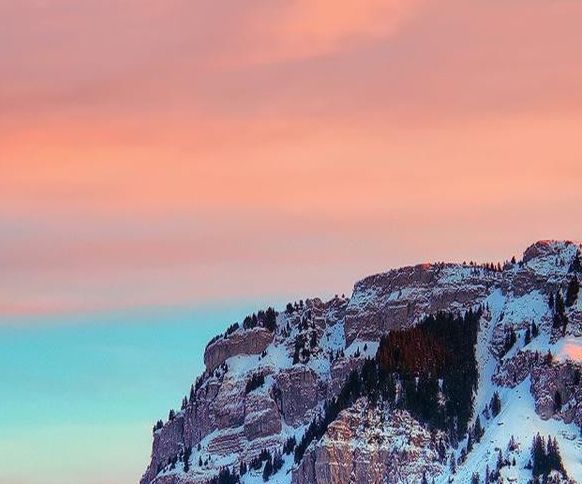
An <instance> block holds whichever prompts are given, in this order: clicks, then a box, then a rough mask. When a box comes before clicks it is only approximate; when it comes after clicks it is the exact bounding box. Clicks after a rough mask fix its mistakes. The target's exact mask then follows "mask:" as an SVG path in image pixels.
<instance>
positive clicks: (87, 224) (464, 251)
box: [0, 0, 582, 484]
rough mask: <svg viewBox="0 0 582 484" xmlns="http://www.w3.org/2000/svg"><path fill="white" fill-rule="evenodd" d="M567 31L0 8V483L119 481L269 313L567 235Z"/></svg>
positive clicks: (136, 471)
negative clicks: (420, 266) (159, 427)
mask: <svg viewBox="0 0 582 484" xmlns="http://www.w3.org/2000/svg"><path fill="white" fill-rule="evenodd" d="M581 20H582V2H580V1H578V0H553V1H551V2H548V1H547V0H528V1H526V0H504V1H501V0H474V1H471V2H467V1H461V0H440V1H438V2H437V1H436V0H406V1H404V0H360V1H358V2H347V1H343V0H335V1H331V0H285V1H281V0H255V1H253V2H248V1H242V0H225V1H222V2H208V1H201V0H167V1H164V2H159V1H154V0H100V1H99V2H79V1H74V0H0V363H1V369H0V388H2V398H1V399H0V400H1V401H2V402H1V403H0V410H1V412H0V455H2V454H4V455H9V456H10V459H9V462H10V463H9V465H2V466H0V481H1V482H3V483H7V484H47V483H49V482H59V483H60V484H80V483H83V484H85V483H91V484H121V483H122V482H123V483H126V482H136V481H137V479H138V478H139V475H140V474H141V472H142V470H143V469H144V467H145V465H146V463H147V457H148V455H149V445H150V438H151V434H150V427H151V424H152V422H153V421H155V420H156V419H157V418H160V417H163V416H164V415H165V413H166V412H167V409H168V408H169V406H171V405H174V403H173V402H176V401H177V402H179V400H180V398H181V395H182V393H184V391H185V390H186V389H187V388H188V387H189V383H190V382H191V380H192V379H193V378H194V376H195V375H196V374H197V373H198V372H199V371H200V370H201V361H202V355H201V352H202V350H203V347H204V345H205V342H206V340H207V339H208V338H209V337H210V336H212V335H213V334H214V333H218V332H220V331H222V330H223V329H224V328H225V327H226V326H228V325H229V324H230V323H231V322H233V321H235V320H237V319H241V318H242V317H244V315H245V314H246V313H247V312H249V311H251V310H254V309H256V308H258V307H261V306H263V305H265V304H267V303H269V302H275V303H281V304H283V303H284V302H285V301H287V300H295V299H299V298H301V297H308V296H313V295H321V296H322V297H329V296H332V295H333V294H335V293H338V294H341V293H346V294H349V293H350V291H351V288H352V285H353V283H354V282H355V281H356V280H357V279H359V278H361V277H364V276H366V275H369V274H371V273H375V272H379V271H383V270H386V269H389V268H392V267H398V266H402V265H406V264H413V263H418V262H427V261H441V260H453V261H455V260H456V261H463V260H477V261H499V260H504V259H507V258H509V257H511V256H512V255H513V254H516V255H519V254H520V253H521V252H522V251H523V250H524V249H525V247H527V246H528V245H529V244H530V243H532V242H534V241H536V240H539V239H547V238H555V239H582V224H580V223H579V208H580V206H581V205H582V191H581V190H580V182H581V181H582V143H580V133H581V132H582V89H580V86H582V57H581V56H580V48H579V47H580V45H582V31H581V30H580V28H579V26H580V22H581ZM184 335H188V338H186V339H185V338H184ZM152 353H153V354H155V359H154V358H152ZM168 368H172V371H169V370H167V369H168ZM129 380H131V381H129ZM156 385H159V386H156ZM95 386H97V387H98V390H99V392H98V394H97V395H95V396H94V395H93V394H92V391H93V388H94V387H95ZM128 386H129V388H127V387H128ZM89 388H90V389H91V392H89ZM112 443H113V444H112ZM77 444H78V445H77ZM69 451H70V452H69ZM73 451H74V452H73ZM31 453H32V454H33V455H34V456H36V457H35V458H34V459H33V458H32V457H31ZM71 453H72V455H75V456H77V457H76V458H75V459H70V458H66V459H65V458H63V457H64V456H66V455H69V454H71ZM57 457H58V458H57ZM37 459H38V460H37ZM73 460H74V462H73ZM37 466H38V468H37ZM42 466H45V467H42ZM40 469H42V475H40ZM95 469H101V470H102V471H103V469H108V470H107V472H103V473H102V474H99V473H98V474H95Z"/></svg>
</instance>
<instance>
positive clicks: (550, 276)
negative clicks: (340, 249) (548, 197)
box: [141, 241, 582, 484]
mask: <svg viewBox="0 0 582 484" xmlns="http://www.w3.org/2000/svg"><path fill="white" fill-rule="evenodd" d="M579 251H580V246H579V245H578V244H574V243H569V242H547V241H544V242H538V243H536V244H534V245H533V246H531V247H530V248H528V249H527V250H526V251H525V253H524V257H523V260H522V261H520V262H516V263H508V264H506V265H505V267H504V268H503V269H502V270H498V269H497V268H491V267H483V266H476V265H461V264H424V265H418V266H414V267H407V268H403V269H398V270H393V271H390V272H387V273H384V274H378V275H375V276H371V277H368V278H366V279H364V280H362V281H360V282H358V283H356V284H355V287H354V291H353V294H352V296H351V298H349V299H346V298H335V299H332V300H331V301H328V302H322V301H321V300H319V299H311V300H307V301H306V302H305V304H302V305H301V306H297V307H291V308H288V309H287V310H286V311H284V312H281V313H279V314H278V315H277V319H276V327H275V329H274V330H273V331H270V330H269V329H266V328H264V327H261V325H260V324H259V325H258V326H257V327H254V328H252V329H243V328H239V329H236V330H234V331H233V332H230V333H229V334H228V335H227V336H220V337H218V338H215V340H214V341H213V342H211V343H210V344H209V345H208V347H207V348H206V351H205V354H204V362H205V365H206V371H205V373H204V374H203V375H202V376H201V377H200V378H199V380H198V381H197V383H196V385H195V386H194V387H193V389H192V395H191V398H188V399H187V402H186V405H185V406H184V408H183V409H182V410H181V411H180V412H179V413H177V415H176V416H175V418H174V419H173V420H172V421H169V422H166V423H165V424H164V425H163V426H162V427H161V428H158V429H156V430H155V431H154V440H153V447H152V456H151V462H150V464H149V466H148V468H147V470H146V472H145V474H144V476H143V477H142V479H141V484H198V483H200V484H203V483H206V482H210V481H211V480H212V479H214V478H216V476H217V475H218V472H219V470H220V469H229V470H234V471H235V472H236V473H237V474H238V473H239V470H240V465H241V463H245V464H246V466H247V467H248V466H249V463H251V462H252V461H253V459H255V461H257V457H259V456H260V454H261V452H262V451H263V450H265V449H266V450H268V451H269V452H270V453H271V455H272V456H275V455H276V456H277V457H278V455H279V454H281V459H280V467H281V468H280V469H277V470H276V471H275V472H274V473H272V475H271V476H270V481H271V482H281V483H283V482H285V483H295V484H324V483H326V484H330V483H331V484H334V483H338V484H339V483H346V482H354V483H383V482H390V483H405V482H421V481H422V479H423V478H425V477H426V478H427V479H428V482H431V481H432V479H433V478H434V479H435V482H448V479H449V478H454V479H458V481H455V482H470V480H471V478H472V474H473V473H475V472H477V473H480V474H481V475H484V473H485V468H486V466H487V467H490V468H493V467H494V466H495V465H496V462H495V461H496V459H497V454H496V451H495V447H499V448H503V449H505V448H506V447H507V442H506V440H508V439H509V434H508V433H507V432H506V431H508V430H509V428H508V426H507V424H506V425H505V428H504V429H503V430H504V432H500V430H499V429H500V428H501V426H502V425H503V424H500V420H499V419H500V418H502V416H495V417H493V416H491V415H489V407H488V405H487V404H488V402H489V400H490V398H491V396H492V393H493V392H494V391H498V392H499V393H500V394H501V399H502V401H503V404H504V406H505V408H507V409H509V407H510V406H512V405H513V406H518V404H514V403H513V402H514V400H515V401H518V400H519V405H522V404H524V403H523V402H529V403H528V405H529V406H528V407H527V408H524V409H522V410H523V411H522V412H521V413H520V415H523V416H525V415H527V417H528V423H527V426H525V425H524V426H522V427H520V428H516V429H512V433H513V432H515V437H516V439H518V441H519V446H520V451H519V452H518V451H516V450H512V451H511V452H512V453H511V452H510V451H509V450H508V451H507V453H508V454H507V455H508V459H510V461H511V459H513V460H516V462H517V465H516V466H515V469H512V468H511V467H512V466H510V465H509V466H507V468H505V466H504V468H503V469H501V471H500V472H499V475H498V479H501V481H499V482H503V481H502V479H504V478H507V479H517V481H519V480H520V479H522V478H523V476H524V475H526V474H527V475H529V476H530V477H531V471H529V470H527V471H526V470H524V467H526V464H527V459H528V458H529V457H528V456H529V445H530V444H531V439H532V437H533V436H534V435H535V433H537V431H538V430H540V431H545V430H548V432H549V433H551V434H552V435H555V436H556V437H558V440H559V443H560V447H561V448H562V449H563V453H564V454H567V455H570V453H575V451H576V449H577V448H578V447H576V446H580V448H582V441H579V439H578V436H579V431H576V426H580V425H582V386H581V384H580V362H579V358H580V356H581V355H580V354H579V353H578V349H577V348H579V345H580V347H582V338H581V336H582V305H581V303H580V300H579V299H577V300H576V301H575V303H574V304H571V305H569V306H568V307H567V308H565V313H564V314H565V315H566V317H567V324H566V325H565V327H563V326H561V327H560V328H557V327H554V326H556V324H555V316H554V314H555V308H552V307H550V305H549V303H548V301H549V298H550V294H552V295H555V294H557V293H558V292H559V293H560V294H562V293H563V294H565V293H566V290H567V287H568V285H569V284H570V282H571V280H572V279H573V277H574V276H575V275H578V277H580V276H581V274H580V272H579V267H578V263H577V257H578V254H579ZM477 307H482V308H483V309H484V310H483V315H482V318H481V322H480V328H481V329H480V332H479V338H478V344H477V348H476V354H477V357H478V361H479V373H480V379H479V387H478V389H477V392H476V394H475V396H474V417H473V422H474V421H475V418H476V417H477V416H480V418H481V421H482V423H483V426H484V427H485V432H486V438H484V439H482V440H481V443H479V444H478V445H474V446H473V448H472V450H471V451H470V452H469V453H468V455H462V452H463V450H462V449H464V448H465V447H466V445H467V442H463V441H461V442H459V441H456V439H451V438H449V436H447V435H440V434H439V432H440V431H436V430H434V429H432V430H431V429H429V428H427V427H426V426H425V425H422V424H421V423H419V422H418V421H417V420H415V419H414V418H413V417H412V416H411V415H410V414H409V413H408V412H407V411H406V410H403V409H394V408H388V407H386V406H383V405H382V404H378V403H375V402H374V403H372V402H369V401H368V400H367V399H366V398H364V397H363V398H360V399H358V400H357V402H355V403H354V404H353V405H351V406H350V407H349V408H347V409H345V410H343V411H342V412H340V413H339V415H338V417H337V418H336V419H335V420H334V421H333V422H332V423H331V424H330V425H329V426H328V427H327V429H326V431H325V434H324V435H323V436H322V437H321V438H319V439H315V440H314V441H313V442H312V443H311V445H310V446H309V447H308V448H307V449H306V452H305V454H304V455H303V457H302V459H301V460H300V461H299V462H297V463H296V462H294V459H293V455H292V453H285V452H283V450H284V445H285V443H286V442H287V441H288V440H289V439H290V438H295V439H296V441H297V442H298V441H299V440H300V438H301V437H302V435H303V434H304V433H305V432H306V429H307V426H308V425H309V423H310V422H311V421H312V420H313V418H314V417H316V416H318V415H321V414H322V412H323V408H324V406H325V405H327V404H329V402H332V401H333V400H332V399H333V398H334V397H335V396H337V394H338V392H339V391H340V389H341V388H342V386H343V385H344V384H345V382H346V380H347V378H348V376H349V375H350V373H351V372H352V371H353V370H359V369H360V368H361V367H362V365H363V363H364V361H365V358H367V357H374V355H375V353H376V350H377V348H378V345H379V341H380V339H381V337H382V336H383V335H385V334H386V333H388V332H390V331H391V330H394V329H402V328H409V327H412V326H414V325H416V324H417V323H419V322H421V321H422V319H423V318H425V317H426V316H428V315H431V314H435V313H437V312H439V311H447V312H451V313H462V312H464V311H467V310H469V309H475V308H477ZM532 323H534V326H535V328H536V331H537V332H538V333H539V334H536V335H535V336H534V335H532V334H531V331H532ZM271 329H272V328H271ZM526 333H529V334H528V335H527V336H526ZM511 334H513V338H514V341H513V344H512V345H511V346H510V347H508V343H507V341H508V338H509V336H508V335H511ZM572 348H574V349H572ZM548 350H551V351H552V353H553V358H552V361H547V360H548V358H547V357H546V356H547V355H546V353H547V351H548ZM251 380H252V382H251ZM251 383H252V384H251ZM526 386H527V388H526V390H524V388H525V387H526ZM524 391H525V393H524ZM556 394H559V400H560V401H559V402H556V398H557V397H556ZM528 398H529V399H531V401H530V400H528ZM556 403H559V405H557V404H556ZM508 411H509V410H508ZM528 412H530V413H528ZM524 418H525V417H524ZM572 436H574V437H572ZM451 456H453V457H452V460H454V461H455V465H454V469H452V465H451V463H450V460H451ZM185 462H187V464H186V465H185V464H184V463H185ZM511 462H513V461H511ZM565 463H566V464H567V466H568V468H567V469H566V470H567V471H568V473H569V475H570V477H572V476H580V478H582V464H580V463H579V462H574V460H568V459H566V460H565ZM264 465H265V464H264V462H262V461H261V459H260V458H259V459H258V464H257V466H256V467H257V469H256V470H253V469H249V470H248V471H247V472H246V473H244V475H243V476H241V477H240V479H241V481H242V482H249V483H250V482H255V480H256V481H257V482H258V481H259V480H261V469H264ZM518 468H519V469H518ZM524 473H525V474H524ZM528 473H529V474H528ZM464 479H466V480H464ZM557 479H558V478H557ZM558 480H559V479H558ZM224 482H226V481H224ZM514 482H516V481H514Z"/></svg>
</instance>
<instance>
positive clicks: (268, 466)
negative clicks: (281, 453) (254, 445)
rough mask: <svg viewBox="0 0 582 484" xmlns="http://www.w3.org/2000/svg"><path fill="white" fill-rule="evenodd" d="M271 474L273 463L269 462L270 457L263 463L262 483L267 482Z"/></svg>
mask: <svg viewBox="0 0 582 484" xmlns="http://www.w3.org/2000/svg"><path fill="white" fill-rule="evenodd" d="M272 473H273V462H272V461H271V457H269V458H268V459H267V462H265V468H264V469H263V481H265V482H267V481H268V480H269V477H271V474H272Z"/></svg>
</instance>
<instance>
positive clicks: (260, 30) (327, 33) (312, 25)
mask: <svg viewBox="0 0 582 484" xmlns="http://www.w3.org/2000/svg"><path fill="white" fill-rule="evenodd" d="M419 3H420V1H419V0H411V1H402V0H362V1H359V2H350V1H349V0H339V1H337V0H335V1H334V0H293V1H291V2H286V3H285V4H283V5H281V4H277V3H269V4H267V5H261V6H260V7H258V8H251V9H250V10H249V12H248V13H247V15H246V18H245V23H246V26H245V27H244V34H243V35H244V38H245V39H247V40H248V43H245V44H243V48H244V52H241V50H240V49H239V50H238V51H237V55H238V56H239V57H238V58H239V60H240V59H241V58H242V60H243V61H244V60H250V61H255V62H257V61H258V62H269V61H275V62H281V61H285V60H289V59H300V58H308V57H316V56H320V55H325V54H329V53H331V52H334V51H336V50H343V49H345V48H349V47H353V46H354V42H357V41H361V40H371V39H375V38H376V39H377V38H382V37H385V36H388V35H391V34H393V33H394V32H396V30H397V29H398V28H399V27H400V25H401V24H402V23H403V22H404V21H405V20H406V19H407V18H408V17H409V16H410V15H411V14H412V13H413V12H414V11H415V10H416V9H417V7H418V4H419ZM243 25H244V24H243Z"/></svg>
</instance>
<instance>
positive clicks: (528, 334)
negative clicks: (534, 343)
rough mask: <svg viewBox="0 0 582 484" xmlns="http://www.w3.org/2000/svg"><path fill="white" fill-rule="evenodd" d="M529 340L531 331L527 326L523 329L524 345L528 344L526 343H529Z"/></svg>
mask: <svg viewBox="0 0 582 484" xmlns="http://www.w3.org/2000/svg"><path fill="white" fill-rule="evenodd" d="M530 342H531V331H530V329H529V328H527V329H526V330H525V338H524V343H525V344H526V345H528V344H530Z"/></svg>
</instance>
